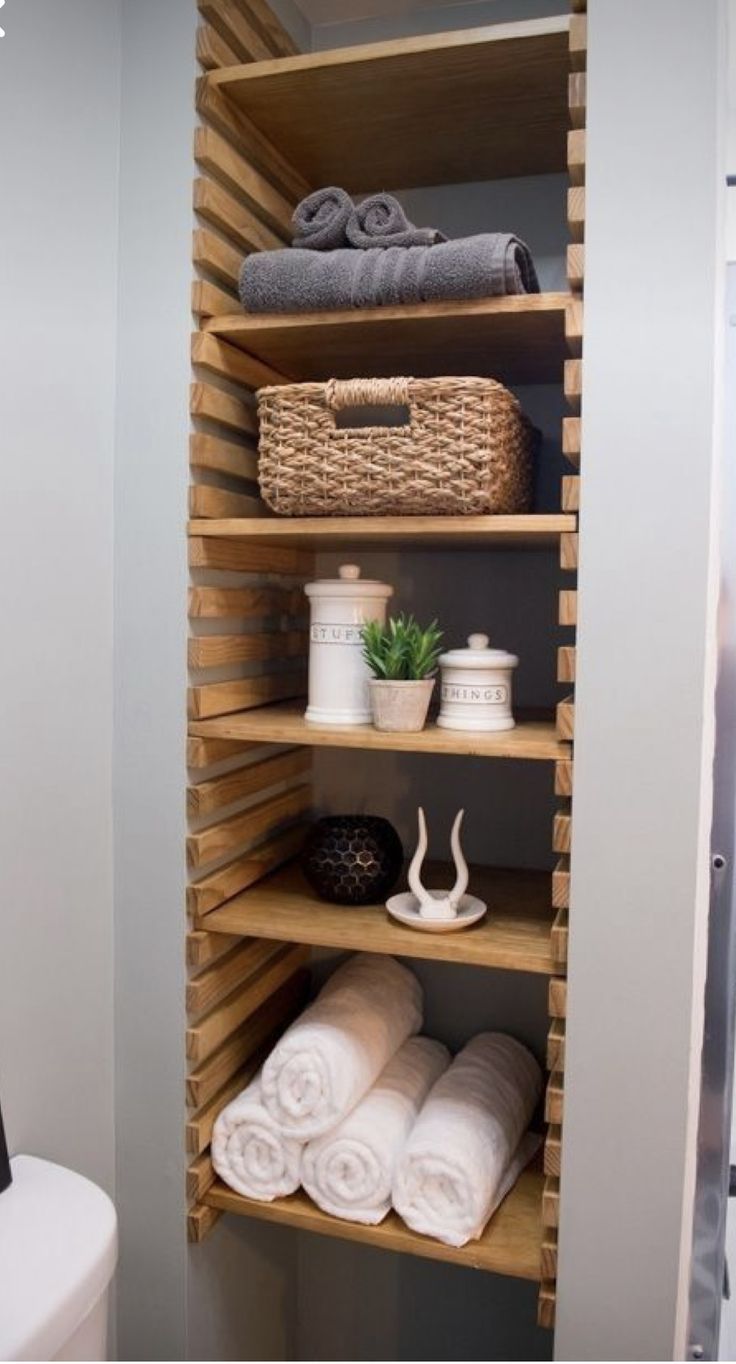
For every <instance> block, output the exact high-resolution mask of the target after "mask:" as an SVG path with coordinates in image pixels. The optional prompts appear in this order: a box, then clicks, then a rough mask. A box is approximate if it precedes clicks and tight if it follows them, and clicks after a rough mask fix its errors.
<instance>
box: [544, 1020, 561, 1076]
mask: <svg viewBox="0 0 736 1364" xmlns="http://www.w3.org/2000/svg"><path fill="white" fill-rule="evenodd" d="M547 1069H548V1070H563V1071H564V1069H565V1020H564V1018H553V1019H552V1023H551V1025H550V1029H549V1032H548V1033H547Z"/></svg>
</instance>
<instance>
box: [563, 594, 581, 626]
mask: <svg viewBox="0 0 736 1364" xmlns="http://www.w3.org/2000/svg"><path fill="white" fill-rule="evenodd" d="M559 623H560V625H577V623H578V594H577V591H575V590H574V589H567V588H565V589H564V590H563V591H562V592H560V615H559Z"/></svg>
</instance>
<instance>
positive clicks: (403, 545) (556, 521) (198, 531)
mask: <svg viewBox="0 0 736 1364" xmlns="http://www.w3.org/2000/svg"><path fill="white" fill-rule="evenodd" d="M575 526H576V522H575V519H574V517H571V516H564V515H562V514H561V513H551V512H530V513H525V512H520V513H511V514H510V515H508V516H505V515H503V514H501V513H499V514H497V515H489V516H486V515H483V516H293V517H292V516H261V517H260V518H259V519H257V520H242V519H240V518H237V517H236V518H232V519H230V520H222V521H218V522H217V523H216V524H211V525H201V524H200V525H198V524H197V522H196V521H192V522H191V523H190V525H189V533H190V535H196V536H202V535H203V536H206V537H207V538H208V539H222V540H225V539H228V540H247V541H251V542H255V541H259V542H260V543H261V544H268V545H284V546H285V547H289V546H290V547H291V548H292V549H295V548H298V547H300V546H301V547H302V548H303V549H308V550H309V551H310V553H312V554H314V553H315V552H316V551H318V550H320V549H325V550H329V549H336V550H339V551H341V552H343V551H344V550H345V549H349V550H350V552H351V553H352V554H355V553H356V552H357V548H358V546H360V547H361V548H362V547H363V546H365V548H366V549H367V548H369V547H370V546H373V545H375V546H381V545H383V546H385V547H392V548H393V547H396V548H400V549H403V550H407V549H409V548H410V547H413V546H416V547H424V546H426V545H434V546H437V548H441V547H447V546H450V545H458V546H462V548H464V549H468V548H471V547H474V546H482V547H484V548H493V547H496V546H498V547H499V548H505V547H506V546H509V547H511V546H515V547H517V548H521V549H526V548H529V549H532V548H535V547H537V548H540V549H541V548H544V547H545V546H547V545H555V544H557V543H558V541H559V537H560V535H561V534H563V533H564V531H574V530H575ZM309 571H310V572H311V571H312V570H311V568H310V570H309Z"/></svg>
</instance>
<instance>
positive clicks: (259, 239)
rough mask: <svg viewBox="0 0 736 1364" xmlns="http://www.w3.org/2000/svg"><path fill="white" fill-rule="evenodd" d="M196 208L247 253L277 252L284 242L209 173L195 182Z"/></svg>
mask: <svg viewBox="0 0 736 1364" xmlns="http://www.w3.org/2000/svg"><path fill="white" fill-rule="evenodd" d="M194 211H195V213H198V214H199V216H200V217H201V218H204V219H205V221H206V222H208V223H210V224H211V225H212V226H213V227H216V228H217V229H218V230H219V231H220V232H224V234H225V236H226V237H229V238H230V240H231V241H234V242H236V243H237V245H238V246H240V247H242V249H243V251H245V252H246V253H248V252H250V251H277V250H278V249H279V247H282V246H283V245H284V243H283V242H282V240H281V238H280V237H277V236H276V234H275V232H272V231H271V229H270V228H269V227H266V226H265V224H264V223H262V222H260V220H259V219H258V218H256V216H255V214H254V213H252V212H251V210H250V209H249V208H246V206H245V204H241V203H240V201H239V200H238V199H235V198H234V197H233V195H232V194H229V193H228V191H227V190H226V189H223V188H222V185H218V184H217V182H216V181H215V180H210V179H208V178H207V177H206V176H199V178H198V179H196V180H195V181H194Z"/></svg>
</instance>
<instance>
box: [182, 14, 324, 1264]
mask: <svg viewBox="0 0 736 1364" xmlns="http://www.w3.org/2000/svg"><path fill="white" fill-rule="evenodd" d="M199 9H200V18H201V24H200V28H199V31H198V35H197V56H198V60H199V62H200V64H201V66H202V68H203V70H204V71H205V72H207V71H212V70H216V69H217V68H219V67H222V66H229V65H233V64H236V63H241V62H245V61H261V60H267V59H269V58H271V57H279V56H288V55H291V54H292V53H293V52H294V51H295V50H296V49H295V47H294V44H293V42H292V40H291V38H290V37H289V35H288V34H287V32H286V30H285V29H284V28H283V27H282V25H281V24H280V22H279V21H278V20H277V19H276V18H275V16H274V15H272V14H271V11H270V9H269V8H268V5H267V4H266V3H265V0H200V4H199ZM197 110H198V112H199V116H200V120H201V122H200V125H199V126H198V127H197V128H196V130H195V135H194V162H195V176H196V178H195V183H194V199H193V202H194V209H195V213H196V215H197V226H196V228H195V232H194V239H193V251H192V256H193V263H194V271H195V278H194V281H193V285H192V311H193V312H194V314H195V317H196V318H198V319H202V318H208V317H212V316H214V315H216V314H218V313H234V312H237V311H239V309H240V303H239V301H238V275H239V271H240V267H241V263H242V260H243V256H244V254H245V253H246V252H248V251H254V250H267V249H272V248H278V247H281V246H283V245H284V244H285V243H287V242H288V241H289V239H290V224H291V214H292V211H293V208H294V205H295V203H296V202H297V200H298V199H299V198H300V197H301V196H302V194H303V193H306V192H307V189H308V186H306V185H305V184H304V182H303V181H302V180H301V177H300V176H299V175H298V174H297V173H296V172H295V171H293V169H292V168H291V167H290V166H289V165H288V163H287V162H286V161H285V160H284V158H283V157H282V156H281V155H280V153H279V152H278V151H277V149H276V148H275V147H273V146H272V145H271V144H270V143H269V142H268V140H267V139H266V138H264V137H263V135H262V134H261V133H259V132H258V130H257V129H256V128H255V127H253V125H252V124H250V123H249V121H248V119H247V118H246V117H245V116H244V115H243V114H241V113H240V112H239V111H237V110H235V109H234V108H231V107H230V106H229V104H228V102H227V100H226V99H225V98H224V97H223V96H221V95H220V94H219V92H217V91H211V90H210V89H209V87H208V86H207V84H206V79H205V78H203V80H202V81H201V82H200V84H199V87H198V91H197ZM192 370H193V373H192V387H191V394H190V415H191V420H192V433H191V438H190V468H191V487H190V511H191V514H192V516H193V517H196V518H197V519H200V520H205V521H206V520H208V519H211V518H213V517H229V516H258V515H264V514H266V510H267V509H266V508H265V507H264V505H263V503H262V502H261V500H260V497H259V493H258V485H257V477H258V420H257V414H256V402H255V390H256V389H257V388H259V387H261V386H262V385H264V384H278V383H283V382H284V379H283V376H282V375H280V374H278V373H276V372H275V371H273V370H272V369H270V368H269V367H268V366H267V365H264V364H262V363H261V362H260V361H258V360H256V359H254V358H253V357H251V356H249V355H247V354H245V353H244V352H242V351H240V350H236V349H234V348H233V347H231V346H229V345H228V344H227V343H226V342H221V341H217V340H216V339H215V338H214V337H211V336H207V335H205V334H204V333H202V332H198V331H197V332H195V334H194V336H193V339H192ZM188 555H189V567H190V572H191V589H190V594H189V618H190V640H189V660H188V661H189V667H190V680H191V685H190V688H189V694H188V711H189V714H190V716H192V717H195V718H202V717H206V716H214V715H224V714H228V713H230V712H232V711H235V710H243V709H247V708H250V707H253V706H259V705H264V704H266V703H268V702H272V701H276V700H286V699H289V698H293V697H298V696H301V695H303V694H304V692H305V690H306V654H307V612H306V600H305V597H304V591H303V587H304V582H305V580H306V579H307V578H309V577H311V576H312V575H313V572H314V562H313V556H312V555H311V554H309V553H306V552H305V551H303V550H301V549H292V548H275V547H268V546H263V545H259V544H253V545H251V544H248V543H246V542H243V541H225V540H217V539H214V538H210V537H208V536H206V535H199V536H196V537H192V538H190V540H189V543H188ZM187 763H188V766H189V770H190V783H189V787H188V790H187V813H188V818H189V825H190V828H189V835H188V838H187V861H188V866H189V871H190V885H189V889H188V892H187V911H188V916H189V932H188V935H187V942H186V951H187V964H188V984H187V999H186V1003H187V1016H188V1029H187V1035H186V1054H187V1062H188V1076H187V1082H186V1102H187V1112H188V1116H187V1125H186V1134H185V1135H186V1148H187V1152H188V1153H189V1156H190V1159H191V1163H190V1166H189V1170H188V1173H187V1201H188V1203H189V1205H190V1211H189V1219H188V1230H189V1236H190V1239H192V1240H194V1241H201V1240H203V1239H204V1237H205V1236H206V1235H207V1234H208V1233H209V1231H210V1230H211V1229H212V1227H213V1225H214V1223H215V1221H216V1219H217V1216H218V1214H217V1213H216V1212H214V1211H213V1209H211V1208H205V1207H204V1206H203V1204H202V1202H201V1200H202V1198H203V1197H204V1195H205V1194H206V1192H207V1190H208V1188H209V1186H210V1184H211V1183H212V1180H213V1178H214V1175H213V1170H212V1163H211V1160H210V1154H209V1147H210V1139H211V1135H212V1129H213V1126H214V1122H215V1119H216V1117H217V1114H218V1112H219V1111H220V1110H221V1109H222V1108H223V1107H224V1105H225V1104H226V1103H228V1102H229V1100H230V1099H231V1098H233V1097H234V1096H235V1095H236V1094H237V1093H238V1092H239V1091H240V1090H241V1089H242V1088H243V1087H244V1086H245V1085H246V1084H247V1083H248V1081H249V1080H250V1078H251V1077H252V1076H253V1075H254V1074H255V1072H256V1070H257V1069H258V1066H259V1065H260V1064H261V1061H262V1059H263V1056H264V1055H265V1053H266V1051H267V1050H268V1048H269V1046H270V1045H272V1044H273V1041H274V1040H275V1038H276V1037H277V1036H278V1035H279V1033H280V1032H281V1031H283V1029H284V1027H285V1026H287V1024H288V1023H289V1022H290V1020H291V1019H292V1018H293V1017H294V1015H295V1014H296V1013H297V1012H298V1010H299V1009H300V1008H301V1007H302V1005H303V1003H304V1001H305V997H306V988H307V982H308V972H307V971H306V969H305V968H306V963H307V960H308V955H309V949H308V948H306V947H299V946H293V945H290V944H284V943H280V942H278V943H277V942H270V941H269V940H267V939H263V938H240V937H238V936H235V935H223V934H215V933H211V932H208V930H207V915H208V914H209V913H210V911H211V910H213V909H215V908H217V906H218V905H221V904H223V903H224V902H225V901H226V900H228V899H229V898H230V896H232V895H236V894H238V893H239V892H240V891H242V890H244V889H246V888H247V887H248V886H249V885H252V884H254V883H255V882H256V881H258V880H259V879H260V878H261V877H263V876H266V875H268V873H269V872H271V871H273V870H275V869H276V868H277V867H278V866H280V865H281V864H282V863H283V862H284V861H286V860H288V859H289V858H291V857H293V856H295V854H296V853H298V851H299V849H300V847H301V844H302V841H303V838H304V831H305V828H306V820H307V818H308V817H309V813H310V809H311V804H312V790H311V781H310V778H311V754H310V752H309V750H306V749H301V748H300V749H295V748H291V749H289V748H286V747H284V746H277V745H256V744H247V743H230V742H227V741H222V740H208V739H190V740H189V743H188V746H187Z"/></svg>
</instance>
